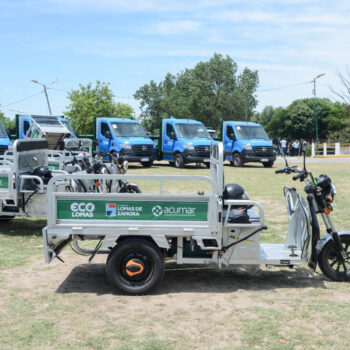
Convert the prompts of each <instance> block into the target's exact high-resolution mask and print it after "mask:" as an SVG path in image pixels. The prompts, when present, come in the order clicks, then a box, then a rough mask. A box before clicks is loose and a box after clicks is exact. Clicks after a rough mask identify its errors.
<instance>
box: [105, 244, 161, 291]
mask: <svg viewBox="0 0 350 350" xmlns="http://www.w3.org/2000/svg"><path fill="white" fill-rule="evenodd" d="M164 272H165V270H164V260H163V257H162V255H161V252H160V250H159V249H158V248H157V247H156V245H155V244H153V243H151V242H149V241H147V240H146V239H142V238H130V239H125V240H123V241H121V242H120V243H118V244H117V245H116V246H115V247H114V248H113V250H112V251H111V253H110V254H109V256H108V259H107V263H106V274H107V278H108V280H109V281H110V283H111V284H112V285H113V286H115V287H116V288H118V289H119V290H120V291H122V292H123V293H125V294H132V295H138V294H144V293H146V292H149V291H150V290H151V289H152V288H155V287H156V286H157V285H158V284H159V283H160V282H161V280H162V279H163V277H164Z"/></svg>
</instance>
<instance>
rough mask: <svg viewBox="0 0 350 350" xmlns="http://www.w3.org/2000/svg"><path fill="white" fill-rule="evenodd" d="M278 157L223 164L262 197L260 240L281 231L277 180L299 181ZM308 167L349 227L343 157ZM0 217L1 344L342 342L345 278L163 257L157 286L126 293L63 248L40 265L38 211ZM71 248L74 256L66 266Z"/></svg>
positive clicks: (345, 340)
mask: <svg viewBox="0 0 350 350" xmlns="http://www.w3.org/2000/svg"><path fill="white" fill-rule="evenodd" d="M282 166H283V165H282V164H281V165H280V166H279V165H277V164H276V166H275V168H274V169H264V168H262V167H260V166H257V167H244V168H231V167H230V166H225V180H226V183H229V182H237V183H239V184H241V185H243V186H244V187H245V189H246V190H247V191H248V192H249V194H250V196H251V198H252V199H256V200H259V201H260V202H261V203H262V204H263V206H264V209H265V216H266V223H267V226H268V230H267V231H264V232H263V234H262V240H263V241H265V242H283V240H284V238H285V235H286V230H287V224H288V219H287V214H286V208H285V203H284V198H283V192H282V189H283V186H289V187H293V186H294V187H296V188H297V189H298V190H299V191H302V188H303V184H301V183H299V182H294V181H292V177H291V176H285V175H275V173H274V170H275V169H276V168H277V167H282ZM309 168H310V169H312V170H313V171H314V173H315V174H320V173H326V174H328V175H329V176H330V177H331V178H332V181H333V183H335V185H336V186H337V191H338V193H337V196H336V199H335V210H334V213H333V219H334V223H335V226H336V227H337V228H339V229H340V228H348V229H350V217H349V215H348V213H349V208H350V186H349V182H350V178H349V175H348V174H349V170H350V163H340V162H336V163H311V164H310V166H309ZM130 173H133V174H140V173H142V174H190V175H191V174H196V175H207V174H209V171H208V170H207V169H205V168H203V169H196V168H187V169H174V168H170V167H166V166H156V167H154V168H152V169H143V168H141V167H132V168H131V169H130ZM147 186H148V187H147ZM147 186H146V184H145V183H142V184H141V183H140V187H141V188H142V190H143V191H144V192H145V191H151V190H152V186H150V185H147ZM166 186H168V187H165V189H166V190H167V191H172V192H174V191H175V192H177V193H183V192H190V193H194V192H196V191H197V190H200V189H201V184H199V183H185V182H183V183H181V184H178V185H177V186H176V187H175V186H173V184H171V183H170V184H167V185H166ZM204 189H205V190H207V188H204ZM300 193H302V192H300ZM0 225H1V226H0V344H1V345H0V348H1V349H11V350H12V349H138V350H158V349H159V350H160V349H175V350H178V349H347V348H348V345H349V344H350V335H349V333H348V332H347V329H348V328H349V326H350V316H349V312H348V310H349V307H350V284H349V283H334V282H331V281H328V280H327V279H324V278H323V277H322V276H321V275H320V274H319V273H317V274H314V273H312V272H311V271H310V270H309V269H308V268H307V267H301V268H298V269H296V270H295V271H292V270H289V269H287V268H284V269H278V268H276V269H272V270H269V269H265V268H262V270H261V271H257V272H251V271H249V270H245V269H239V268H237V269H233V270H232V269H230V268H229V269H226V268H225V269H223V270H221V271H219V270H217V269H216V268H213V267H208V268H206V267H204V268H198V267H197V266H196V267H197V269H193V270H191V269H190V268H186V269H183V270H181V267H178V266H176V265H174V266H168V271H167V273H166V277H165V280H164V281H163V284H162V286H161V287H160V288H159V290H158V291H156V292H155V293H152V294H150V295H147V296H140V297H127V296H121V295H118V294H117V293H115V291H114V290H113V289H112V288H111V287H110V286H109V285H108V283H107V282H106V280H105V278H104V277H103V269H102V268H100V265H93V266H91V267H89V266H85V265H81V266H77V267H79V268H80V270H75V266H76V265H79V264H85V263H86V259H85V258H80V257H79V258H76V257H75V256H73V255H72V254H70V253H68V254H67V253H65V254H66V261H67V263H66V264H65V265H62V264H61V263H58V262H57V261H56V262H54V263H53V264H52V265H49V267H47V266H45V265H44V263H43V247H42V238H41V229H42V228H43V227H44V226H45V220H37V219H28V218H26V219H15V220H12V221H11V222H8V223H4V222H1V224H0ZM73 258H75V259H76V260H75V261H76V264H75V265H68V267H69V268H68V269H67V264H69V261H70V260H71V259H73ZM94 266H95V267H94ZM171 268H174V269H173V270H172V269H171ZM64 269H66V270H64ZM63 271H66V272H63ZM77 271H78V272H77ZM79 271H80V272H79ZM56 276H57V278H56ZM31 281H32V282H31ZM72 284H74V286H75V288H71V286H72ZM67 285H68V287H67ZM62 286H65V288H66V289H65V291H64V292H61V291H60V288H61V287H62ZM90 286H92V287H91V288H90Z"/></svg>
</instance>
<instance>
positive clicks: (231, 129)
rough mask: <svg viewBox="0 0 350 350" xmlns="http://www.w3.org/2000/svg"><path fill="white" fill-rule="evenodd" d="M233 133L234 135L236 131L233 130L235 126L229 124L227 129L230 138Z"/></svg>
mask: <svg viewBox="0 0 350 350" xmlns="http://www.w3.org/2000/svg"><path fill="white" fill-rule="evenodd" d="M231 134H233V135H234V134H235V133H234V131H233V127H232V126H231V125H228V126H227V129H226V135H227V137H228V138H230V135H231Z"/></svg>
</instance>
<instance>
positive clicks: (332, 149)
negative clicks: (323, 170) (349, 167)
mask: <svg viewBox="0 0 350 350" xmlns="http://www.w3.org/2000/svg"><path fill="white" fill-rule="evenodd" d="M311 157H316V158H317V157H329V158H332V157H350V143H338V142H336V143H312V145H311Z"/></svg>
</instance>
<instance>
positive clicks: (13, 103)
mask: <svg viewBox="0 0 350 350" xmlns="http://www.w3.org/2000/svg"><path fill="white" fill-rule="evenodd" d="M43 92H44V90H41V91H40V92H37V93H36V94H33V95H30V96H27V97H23V98H21V99H20V100H17V101H13V102H11V103H8V104H7V105H4V106H1V105H0V106H1V108H6V107H8V106H12V105H15V104H16V103H20V102H22V101H25V100H29V99H30V98H32V97H34V96H38V95H40V94H42V93H43Z"/></svg>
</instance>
